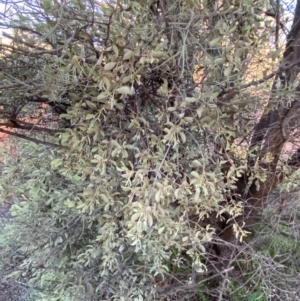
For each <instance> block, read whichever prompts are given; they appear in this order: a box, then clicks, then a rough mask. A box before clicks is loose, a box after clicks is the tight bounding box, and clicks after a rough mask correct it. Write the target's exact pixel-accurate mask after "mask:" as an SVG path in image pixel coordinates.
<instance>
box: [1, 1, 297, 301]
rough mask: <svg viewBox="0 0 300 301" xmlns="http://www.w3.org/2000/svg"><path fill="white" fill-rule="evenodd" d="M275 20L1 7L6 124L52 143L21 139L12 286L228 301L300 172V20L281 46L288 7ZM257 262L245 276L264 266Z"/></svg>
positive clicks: (145, 4)
mask: <svg viewBox="0 0 300 301" xmlns="http://www.w3.org/2000/svg"><path fill="white" fill-rule="evenodd" d="M299 7H300V4H299ZM271 8H272V5H271V4H270V3H268V1H266V0H258V1H257V0H247V1H197V0H189V1H179V0H160V1H152V0H143V1H138V0H137V1H132V0H120V1H94V0H90V1H80V0H70V1H63V2H61V1H57V0H43V1H38V0H36V1H28V2H26V1H23V2H21V3H20V2H18V3H14V2H12V3H9V4H6V10H5V12H4V13H3V16H4V22H3V23H0V25H2V26H7V27H8V28H9V29H10V30H11V32H9V33H7V32H6V33H4V35H5V37H6V38H8V39H9V41H8V42H3V43H2V44H1V47H2V56H1V58H0V67H1V70H2V71H1V73H0V76H1V81H2V85H1V86H0V91H1V92H0V104H1V112H0V117H1V120H2V119H3V122H2V123H1V124H0V125H2V126H6V127H9V128H11V132H10V133H11V134H14V135H15V136H18V135H19V137H21V138H26V139H27V140H28V139H29V140H30V139H31V141H34V142H44V143H43V144H41V145H36V144H32V143H29V142H23V143H21V142H15V145H16V147H17V151H16V155H15V156H12V157H11V158H10V159H7V161H5V162H4V166H3V171H2V175H3V177H2V178H1V195H2V198H3V199H4V200H5V199H7V198H8V197H11V198H14V204H13V206H12V208H11V213H12V215H13V219H12V221H11V222H10V223H8V224H7V225H6V226H5V230H4V231H3V234H2V236H1V245H2V249H1V254H2V255H1V256H2V270H3V273H4V274H5V275H6V276H9V277H11V278H13V279H23V281H24V282H26V283H27V285H28V286H29V287H30V288H31V290H32V291H33V293H34V297H33V298H34V300H64V301H65V300H66V301H67V300H144V299H145V300H164V299H165V300H169V299H172V300H174V299H175V298H178V299H180V300H194V299H195V298H197V295H198V296H203V298H204V297H205V298H206V297H207V298H209V299H211V300H214V299H213V298H215V300H223V298H225V297H226V295H228V294H230V292H231V288H230V287H229V286H228V282H227V279H230V277H234V273H233V272H232V270H233V269H232V267H233V266H234V265H235V266H237V267H240V266H241V265H240V263H241V262H243V260H244V258H243V254H242V252H241V250H243V246H244V245H243V243H242V242H243V241H244V239H245V238H246V236H247V235H248V234H249V233H250V232H249V230H250V231H251V230H252V231H254V230H255V228H252V229H251V226H252V223H253V220H254V219H255V218H257V215H258V214H260V213H261V211H262V209H263V207H264V206H265V205H266V204H267V199H268V198H267V197H268V196H269V194H270V193H271V192H272V191H273V190H274V189H275V188H276V186H278V185H279V184H280V183H281V182H283V180H286V179H288V177H289V176H290V175H291V174H293V172H294V171H295V170H297V168H298V167H299V160H298V159H299V158H298V157H299V152H290V153H289V154H287V155H286V154H285V146H286V145H287V143H293V145H294V146H295V147H297V138H298V136H297V135H298V131H297V126H298V123H297V112H298V111H299V104H298V100H297V97H298V92H299V91H298V90H299V88H298V78H297V76H298V72H299V71H298V69H297V68H298V65H299V59H300V58H299V57H298V56H297V54H298V53H299V49H298V48H299V46H297V45H298V44H297V43H296V42H295V41H297V37H298V36H297V35H298V33H299V32H300V31H299V29H298V27H299V25H298V23H297V18H299V17H300V14H299V12H298V11H297V8H296V14H295V19H294V24H293V26H292V28H291V30H290V33H289V35H288V37H287V42H286V44H285V45H283V46H282V48H280V45H281V44H283V43H282V42H281V41H280V37H279V32H280V31H283V30H282V29H280V27H281V26H284V24H282V21H281V19H280V16H279V15H280V14H282V7H280V6H277V7H276V10H275V11H274V12H273V17H272V13H270V10H269V9H271ZM267 11H268V12H269V13H268V14H267V13H266V12H267ZM268 18H269V19H268ZM266 45H270V46H269V47H270V49H267V51H266V50H265V48H266ZM273 45H274V46H273ZM262 49H264V54H265V58H264V60H265V61H266V63H267V66H268V69H265V70H260V69H259V68H256V66H257V62H258V61H259V59H260V57H261V53H262ZM254 67H255V68H256V70H255V72H254V71H253V68H254ZM40 104H45V106H44V107H43V108H42V109H40ZM58 117H59V120H58ZM1 131H2V132H5V131H7V130H4V129H2V128H1V129H0V132H1ZM24 131H25V132H24ZM32 133H35V134H34V136H32ZM36 133H38V134H36ZM20 135H21V136H20ZM39 135H40V136H39ZM45 135H46V137H45ZM57 146H60V147H57ZM272 208H273V209H274V210H275V206H273V207H272ZM275 211H276V210H275ZM244 226H247V227H248V228H245V227H244ZM254 234H256V233H254ZM254 236H255V235H254ZM254 241H255V240H251V241H250V243H249V244H246V246H248V247H249V248H250V249H251V247H252V246H251V242H254ZM248 255H249V256H250V258H252V260H253V262H254V264H253V266H251V267H250V272H249V275H250V274H251V273H253V267H255V266H257V265H258V266H260V264H261V262H262V260H261V258H259V259H258V257H257V256H256V257H255V255H257V253H256V252H250V251H249V252H248V251H247V256H248ZM269 255H271V257H272V254H269ZM239 260H240V261H239ZM249 262H251V260H249ZM258 263H259V264H258ZM269 271H270V272H271V271H273V270H272V269H269ZM249 275H248V274H247V273H245V275H244V278H243V277H242V279H243V280H244V282H245V283H248V278H249V277H250V278H251V276H249ZM248 276H249V277H248ZM247 277H248V278H247ZM211 279H213V281H210V280H211ZM201 284H204V286H201ZM240 285H241V286H242V285H243V284H242V283H241V284H240ZM245 285H246V284H245ZM264 289H265V290H266V291H267V293H269V292H268V290H270V289H271V288H270V287H266V288H264ZM260 293H261V288H259V289H257V290H256V291H254V292H253V293H252V295H250V296H248V297H249V298H248V300H254V299H255V298H256V299H258V298H261V297H260V296H261V295H260ZM193 298H194V299H193ZM258 300H260V299H258ZM261 300H263V299H261Z"/></svg>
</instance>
